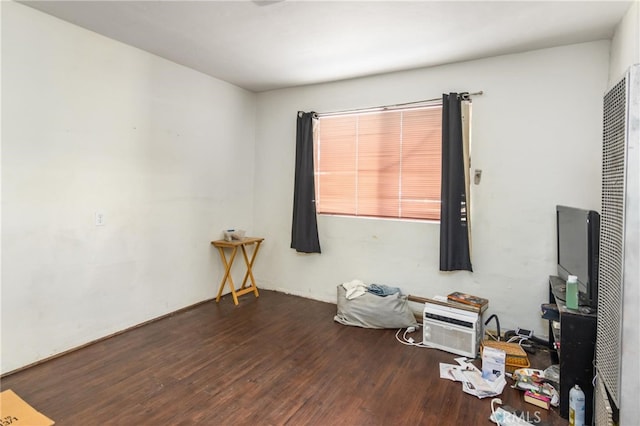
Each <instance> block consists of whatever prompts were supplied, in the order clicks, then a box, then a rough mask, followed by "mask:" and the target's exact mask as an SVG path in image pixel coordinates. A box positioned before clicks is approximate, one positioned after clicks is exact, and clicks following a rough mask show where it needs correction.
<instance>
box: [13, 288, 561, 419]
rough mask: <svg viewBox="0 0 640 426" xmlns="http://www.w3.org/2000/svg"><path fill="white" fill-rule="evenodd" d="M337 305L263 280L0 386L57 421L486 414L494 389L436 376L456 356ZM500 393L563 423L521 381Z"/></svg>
mask: <svg viewBox="0 0 640 426" xmlns="http://www.w3.org/2000/svg"><path fill="white" fill-rule="evenodd" d="M335 312H336V306H335V305H333V304H328V303H323V302H317V301H313V300H309V299H304V298H300V297H295V296H290V295H285V294H281V293H276V292H273V291H267V290H260V298H258V299H256V298H254V297H253V296H251V295H246V296H243V297H241V298H240V305H239V306H234V305H233V302H232V300H231V299H230V296H228V295H227V296H225V297H224V298H223V299H222V300H221V301H220V303H219V304H216V303H215V302H213V301H212V302H207V303H204V304H201V305H198V306H196V307H194V308H192V309H189V310H186V311H183V312H180V313H177V314H175V315H173V316H170V317H167V318H164V319H161V320H159V321H156V322H153V323H150V324H147V325H145V326H142V327H139V328H136V329H133V330H131V331H128V332H126V333H123V334H120V335H117V336H115V337H112V338H110V339H107V340H104V341H101V342H98V343H96V344H93V345H91V346H88V347H85V348H83V349H80V350H78V351H74V352H71V353H69V354H66V355H64V356H62V357H59V358H56V359H53V360H50V361H47V362H44V363H42V364H39V365H36V366H34V367H31V368H29V369H26V370H23V371H20V372H17V373H14V374H11V375H9V376H6V377H4V378H3V379H2V389H13V390H14V391H15V392H16V393H17V394H18V395H19V396H21V397H22V398H23V399H25V400H26V401H27V402H28V403H29V404H31V405H32V406H33V407H34V408H36V409H37V410H39V411H41V412H42V413H43V414H45V415H46V416H47V417H49V418H51V419H53V420H54V421H55V422H56V425H60V426H63V425H81V426H91V425H191V424H202V425H249V424H256V425H483V424H486V425H491V424H492V423H491V422H490V421H489V420H488V417H489V415H490V412H491V408H490V399H482V400H480V399H478V398H476V397H474V396H472V395H468V394H465V393H464V392H463V391H462V385H461V384H460V383H459V382H452V381H449V380H444V379H440V378H439V363H440V362H445V363H454V361H453V358H455V357H456V355H453V354H450V353H447V352H443V351H439V350H435V349H423V348H416V347H410V346H404V345H402V344H400V343H398V342H397V341H396V340H395V337H394V334H395V330H372V329H362V328H357V327H348V326H344V325H340V324H338V323H336V322H334V321H333V316H334V315H335ZM414 336H415V337H414V338H416V339H420V337H419V336H420V335H419V333H417V332H416V334H415V335H414ZM510 384H511V383H510ZM501 398H502V400H503V401H504V403H505V404H509V405H511V406H513V407H514V408H516V409H520V410H524V411H526V412H528V413H529V416H530V420H533V421H535V420H537V419H540V420H541V422H545V423H546V424H549V425H566V424H567V422H566V421H565V420H563V419H561V418H560V417H559V415H558V412H557V410H556V409H554V410H552V411H549V412H547V411H546V410H542V409H538V408H537V407H535V406H533V405H529V404H527V403H524V402H523V401H522V395H521V392H520V391H516V390H514V389H511V388H509V387H507V388H505V391H504V392H503V395H502V396H501ZM533 421H532V423H533Z"/></svg>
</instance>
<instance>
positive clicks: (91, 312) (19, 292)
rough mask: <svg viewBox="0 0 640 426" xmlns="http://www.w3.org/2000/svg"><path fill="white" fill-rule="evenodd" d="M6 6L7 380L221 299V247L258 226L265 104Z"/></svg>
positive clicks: (43, 16)
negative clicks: (259, 110)
mask: <svg viewBox="0 0 640 426" xmlns="http://www.w3.org/2000/svg"><path fill="white" fill-rule="evenodd" d="M2 3H3V4H2V27H3V28H2V31H3V34H2V36H3V40H2V42H3V43H2V65H3V66H2V89H3V91H2V107H3V108H2V124H3V126H2V372H7V371H11V370H13V369H15V368H18V367H21V366H24V365H27V364H29V363H32V362H34V361H37V360H40V359H42V358H46V357H48V356H51V355H53V354H56V353H59V352H61V351H64V350H67V349H69V348H72V347H75V346H78V345H80V344H83V343H86V342H88V341H91V340H93V339H96V338H99V337H102V336H105V335H109V334H111V333H113V332H116V331H119V330H122V329H124V328H126V327H128V326H131V325H134V324H138V323H141V322H143V321H145V320H148V319H151V318H154V317H157V316H160V315H162V314H165V313H168V312H171V311H175V310H177V309H179V308H182V307H184V306H187V305H190V304H193V303H195V302H198V301H201V300H205V299H208V298H211V297H212V296H214V295H215V293H216V290H217V287H218V283H219V280H220V278H221V274H222V267H221V262H220V260H219V258H218V254H217V252H214V250H213V249H212V247H211V245H210V241H211V240H212V239H216V238H218V237H219V236H220V233H221V230H222V229H225V228H228V227H238V228H242V229H246V230H248V231H251V229H252V221H253V216H252V211H253V198H252V196H253V181H254V176H253V164H254V130H255V120H254V117H255V95H253V94H251V93H249V92H246V91H244V90H241V89H239V88H237V87H235V86H232V85H230V84H227V83H224V82H221V81H219V80H216V79H213V78H211V77H208V76H205V75H203V74H200V73H198V72H195V71H193V70H190V69H187V68H184V67H182V66H179V65H177V64H174V63H171V62H168V61H166V60H163V59H160V58H158V57H156V56H153V55H150V54H148V53H145V52H142V51H140V50H137V49H135V48H132V47H129V46H126V45H123V44H120V43H118V42H115V41H113V40H110V39H107V38H104V37H102V36H99V35H97V34H95V33H92V32H89V31H86V30H84V29H81V28H79V27H76V26H73V25H70V24H68V23H65V22H63V21H60V20H58V19H56V18H53V17H51V16H49V15H46V14H43V13H40V12H38V11H35V10H33V9H31V8H29V7H26V6H24V5H21V4H17V3H13V2H2ZM98 211H101V212H104V214H105V215H106V224H105V225H104V226H100V227H97V226H95V223H94V214H95V212H98Z"/></svg>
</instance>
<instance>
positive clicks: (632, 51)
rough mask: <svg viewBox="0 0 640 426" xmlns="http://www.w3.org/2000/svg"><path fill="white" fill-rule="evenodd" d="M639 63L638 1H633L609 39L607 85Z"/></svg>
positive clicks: (639, 8) (639, 21)
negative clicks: (609, 52)
mask: <svg viewBox="0 0 640 426" xmlns="http://www.w3.org/2000/svg"><path fill="white" fill-rule="evenodd" d="M638 63H640V1H638V0H636V1H634V2H633V3H632V4H631V6H630V7H629V10H628V11H627V13H626V14H625V16H624V17H623V18H622V21H620V23H619V24H618V26H617V27H616V30H615V33H614V35H613V38H612V40H611V56H610V63H609V86H613V85H614V84H615V83H617V82H618V81H620V79H621V78H622V76H623V75H624V73H625V72H626V71H627V69H628V68H629V67H630V66H631V65H633V64H638Z"/></svg>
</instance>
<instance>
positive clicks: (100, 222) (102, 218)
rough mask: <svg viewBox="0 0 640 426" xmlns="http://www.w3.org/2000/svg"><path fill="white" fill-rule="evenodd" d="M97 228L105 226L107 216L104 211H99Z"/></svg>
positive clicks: (97, 213)
mask: <svg viewBox="0 0 640 426" xmlns="http://www.w3.org/2000/svg"><path fill="white" fill-rule="evenodd" d="M95 219H96V226H104V224H105V222H106V215H105V214H104V212H103V211H97V212H96V214H95Z"/></svg>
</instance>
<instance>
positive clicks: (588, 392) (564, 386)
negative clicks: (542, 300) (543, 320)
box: [549, 276, 597, 425]
mask: <svg viewBox="0 0 640 426" xmlns="http://www.w3.org/2000/svg"><path fill="white" fill-rule="evenodd" d="M549 303H555V304H556V305H557V307H558V313H559V317H558V319H559V321H557V322H555V321H549V343H550V346H552V348H555V349H556V351H557V361H558V362H559V364H560V416H561V417H564V418H565V419H566V418H568V417H569V391H570V390H571V388H573V386H574V385H576V384H577V385H578V386H580V388H581V389H582V391H583V392H584V398H585V405H586V410H585V424H587V425H590V424H591V419H592V418H593V376H594V371H595V367H594V364H593V358H594V354H595V345H596V321H597V315H596V314H595V313H594V312H592V311H591V310H590V309H588V308H582V307H581V308H580V309H578V310H573V309H568V308H567V307H566V305H565V283H564V281H562V280H561V279H560V278H559V277H555V276H551V277H549Z"/></svg>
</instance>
